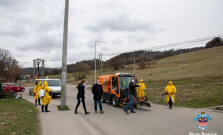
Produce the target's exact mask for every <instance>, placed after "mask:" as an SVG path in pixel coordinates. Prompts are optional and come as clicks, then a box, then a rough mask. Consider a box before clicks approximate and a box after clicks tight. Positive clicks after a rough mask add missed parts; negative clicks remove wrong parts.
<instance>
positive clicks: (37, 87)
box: [33, 81, 43, 99]
mask: <svg viewBox="0 0 223 135" xmlns="http://www.w3.org/2000/svg"><path fill="white" fill-rule="evenodd" d="M41 84H42V81H39V84H38V85H36V86H35V88H34V90H33V92H34V94H35V96H34V99H39V91H40V90H41V89H42V88H43V85H41Z"/></svg>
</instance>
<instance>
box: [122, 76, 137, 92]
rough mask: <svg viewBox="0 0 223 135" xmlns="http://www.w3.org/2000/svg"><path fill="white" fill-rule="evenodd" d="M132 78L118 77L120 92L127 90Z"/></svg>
mask: <svg viewBox="0 0 223 135" xmlns="http://www.w3.org/2000/svg"><path fill="white" fill-rule="evenodd" d="M132 78H134V77H132V76H120V77H119V83H120V89H121V91H123V90H128V88H129V83H130V81H131V79H132Z"/></svg>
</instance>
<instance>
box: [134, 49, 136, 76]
mask: <svg viewBox="0 0 223 135" xmlns="http://www.w3.org/2000/svg"><path fill="white" fill-rule="evenodd" d="M135 55H136V54H135V52H134V75H135V70H136V66H135V65H136V58H135V57H136V56H135Z"/></svg>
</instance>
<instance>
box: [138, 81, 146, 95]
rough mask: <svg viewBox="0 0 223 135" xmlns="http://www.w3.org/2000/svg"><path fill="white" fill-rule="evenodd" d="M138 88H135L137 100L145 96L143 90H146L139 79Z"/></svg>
mask: <svg viewBox="0 0 223 135" xmlns="http://www.w3.org/2000/svg"><path fill="white" fill-rule="evenodd" d="M138 85H140V87H138V88H137V92H138V95H137V96H138V98H141V97H144V96H145V90H146V85H145V84H144V83H143V80H142V79H141V80H140V82H139V84H138Z"/></svg>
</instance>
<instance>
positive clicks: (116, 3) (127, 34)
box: [0, 0, 223, 67]
mask: <svg viewBox="0 0 223 135" xmlns="http://www.w3.org/2000/svg"><path fill="white" fill-rule="evenodd" d="M64 3H65V0H0V41H1V42H0V48H3V49H6V50H9V51H10V52H11V53H12V55H13V56H14V58H15V59H17V60H18V61H19V64H20V66H21V67H32V60H33V59H36V58H44V59H46V66H47V67H59V66H61V65H62V64H61V63H62V62H61V61H62V46H63V19H64V18H63V17H64ZM68 25H69V26H68V29H69V32H68V64H69V63H75V62H77V61H80V60H85V59H87V60H89V59H94V55H95V41H98V40H100V41H105V42H106V43H97V56H98V55H99V53H101V52H102V53H103V54H104V56H103V58H104V59H109V58H110V57H113V56H114V55H108V54H114V53H121V52H128V51H134V50H139V49H145V48H151V47H154V46H160V45H166V44H171V43H178V42H182V41H188V40H193V39H199V38H203V37H210V36H214V35H220V34H221V35H222V34H223V1H222V0H70V7H69V24H68ZM204 45H205V43H199V44H196V45H194V46H204ZM181 47H183V46H179V47H178V48H181ZM184 47H185V45H184ZM175 49H177V47H176V48H175Z"/></svg>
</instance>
